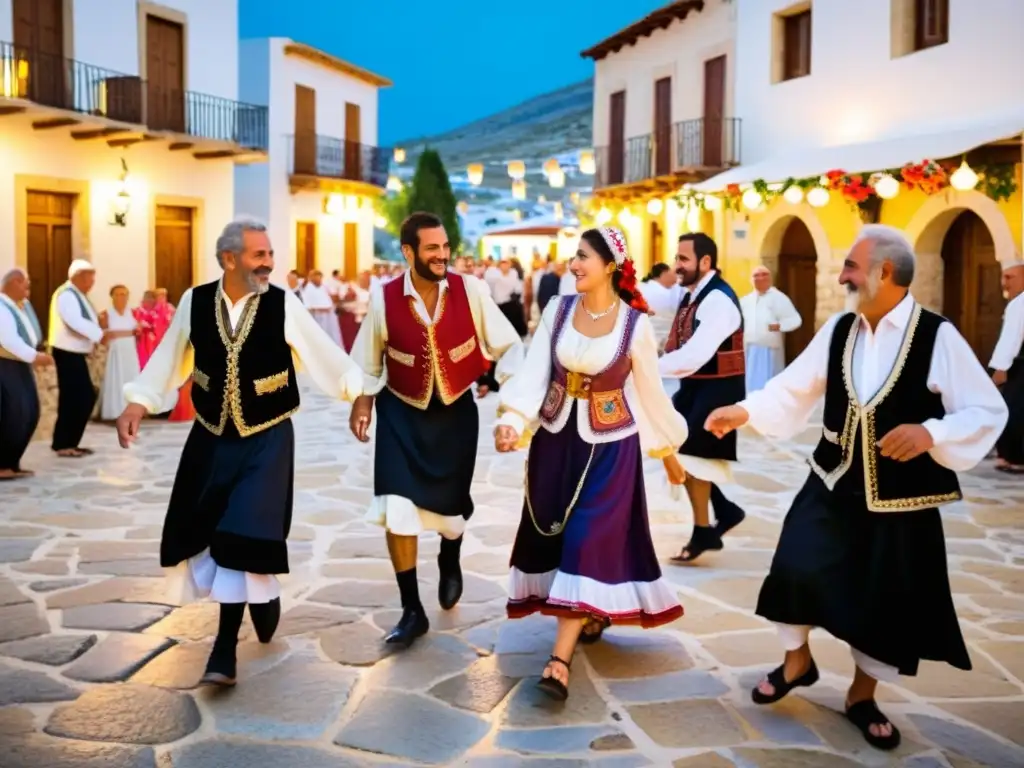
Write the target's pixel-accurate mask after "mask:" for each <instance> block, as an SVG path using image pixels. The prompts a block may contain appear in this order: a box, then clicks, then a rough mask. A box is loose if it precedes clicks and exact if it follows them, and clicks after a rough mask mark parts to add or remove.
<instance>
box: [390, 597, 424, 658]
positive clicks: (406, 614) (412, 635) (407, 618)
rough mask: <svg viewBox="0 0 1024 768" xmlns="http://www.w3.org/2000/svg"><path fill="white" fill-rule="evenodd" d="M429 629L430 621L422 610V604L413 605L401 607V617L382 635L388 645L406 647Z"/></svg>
mask: <svg viewBox="0 0 1024 768" xmlns="http://www.w3.org/2000/svg"><path fill="white" fill-rule="evenodd" d="M429 629H430V621H429V620H428V619H427V615H426V614H425V613H424V612H423V606H421V605H415V606H412V607H408V608H403V609H402V618H401V619H399V620H398V623H397V624H396V625H395V626H394V628H393V629H392V630H391V631H390V632H388V633H387V635H385V636H384V642H385V643H387V644H388V645H401V646H402V647H404V648H408V647H409V646H410V645H412V644H413V643H414V642H415V640H416V638H417V637H422V636H423V635H425V634H427V630H429Z"/></svg>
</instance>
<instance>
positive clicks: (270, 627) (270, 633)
mask: <svg viewBox="0 0 1024 768" xmlns="http://www.w3.org/2000/svg"><path fill="white" fill-rule="evenodd" d="M249 618H250V619H252V626H253V628H254V629H255V630H256V637H257V639H258V640H259V641H260V642H261V643H264V644H266V643H269V642H270V641H271V640H273V639H274V633H275V632H276V631H277V625H278V623H279V622H280V621H281V598H279V597H275V598H274V599H273V600H271V601H270V602H269V603H249Z"/></svg>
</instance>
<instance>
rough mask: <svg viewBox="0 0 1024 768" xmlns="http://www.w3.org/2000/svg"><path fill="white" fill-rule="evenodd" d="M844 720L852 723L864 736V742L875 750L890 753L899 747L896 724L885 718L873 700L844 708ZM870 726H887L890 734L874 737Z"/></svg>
mask: <svg viewBox="0 0 1024 768" xmlns="http://www.w3.org/2000/svg"><path fill="white" fill-rule="evenodd" d="M846 719H847V720H849V721H850V722H851V723H853V724H854V725H855V726H857V728H858V729H859V730H860V732H861V734H863V736H864V741H866V742H867V743H868V744H870V745H871V746H872V747H874V748H875V749H881V750H883V751H885V752H890V751H892V750H894V749H896V747H898V746H899V745H900V739H901V736H900V729H899V728H897V727H896V724H895V723H894V722H892V720H890V719H889V718H888V717H886V716H885V715H884V714H883V713H882V710H880V709H879V708H878V705H877V704H875V700H874V699H865V700H864V701H858V702H857V703H856V704H848V705H847V706H846ZM872 725H878V726H881V725H888V726H890V727H891V728H892V733H890V734H889V735H888V736H876V735H875V734H873V733H872V732H871V726H872Z"/></svg>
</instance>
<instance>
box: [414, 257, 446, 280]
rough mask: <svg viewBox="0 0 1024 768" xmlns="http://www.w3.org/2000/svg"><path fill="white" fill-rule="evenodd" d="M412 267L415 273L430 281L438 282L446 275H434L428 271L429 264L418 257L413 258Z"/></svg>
mask: <svg viewBox="0 0 1024 768" xmlns="http://www.w3.org/2000/svg"><path fill="white" fill-rule="evenodd" d="M412 268H413V269H414V270H416V274H417V275H418V276H419V277H422V278H423V279H424V280H429V281H430V282H432V283H440V282H441V281H442V280H444V279H445V277H447V275H440V276H438V275H435V274H434V273H433V272H431V271H430V265H429V264H428V263H426V262H425V261H421V260H420V259H419V257H417V258H415V259H413V262H412Z"/></svg>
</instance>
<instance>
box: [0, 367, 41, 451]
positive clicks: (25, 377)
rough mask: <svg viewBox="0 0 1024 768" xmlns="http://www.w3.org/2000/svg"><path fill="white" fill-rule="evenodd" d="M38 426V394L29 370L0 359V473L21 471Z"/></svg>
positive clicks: (33, 377)
mask: <svg viewBox="0 0 1024 768" xmlns="http://www.w3.org/2000/svg"><path fill="white" fill-rule="evenodd" d="M38 423H39V393H38V392H37V391H36V377H35V376H34V375H33V374H32V366H31V365H29V364H28V363H22V362H19V361H17V360H7V359H6V358H3V359H0V469H13V470H15V471H18V470H20V469H21V466H20V462H21V457H22V456H24V455H25V449H26V448H28V444H29V441H30V440H31V439H32V435H33V433H34V432H35V431H36V425H37V424H38Z"/></svg>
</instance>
